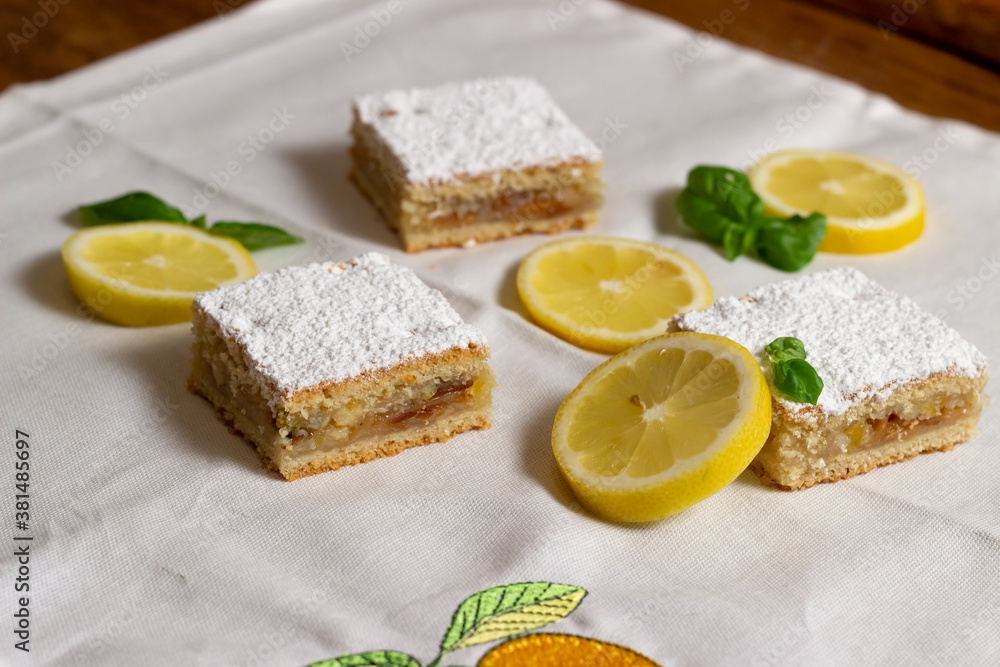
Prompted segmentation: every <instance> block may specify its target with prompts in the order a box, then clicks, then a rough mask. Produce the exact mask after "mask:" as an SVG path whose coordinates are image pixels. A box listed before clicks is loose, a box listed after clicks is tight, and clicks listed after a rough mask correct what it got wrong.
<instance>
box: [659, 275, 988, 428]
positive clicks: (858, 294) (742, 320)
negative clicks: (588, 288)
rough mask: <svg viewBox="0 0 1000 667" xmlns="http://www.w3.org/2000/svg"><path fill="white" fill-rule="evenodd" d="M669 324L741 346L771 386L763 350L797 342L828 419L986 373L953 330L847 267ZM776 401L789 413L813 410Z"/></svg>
mask: <svg viewBox="0 0 1000 667" xmlns="http://www.w3.org/2000/svg"><path fill="white" fill-rule="evenodd" d="M673 323H674V324H675V325H676V326H677V328H678V329H681V330H684V331H697V332H700V333H709V334H716V335H719V336H726V337H727V338H731V339H733V340H735V341H736V342H738V343H740V344H741V345H743V346H744V347H746V348H747V349H748V350H750V353H751V354H753V355H754V356H755V357H756V358H757V361H758V362H759V363H760V364H761V367H762V368H763V369H764V370H765V374H766V375H767V376H768V378H769V381H770V378H771V364H770V362H769V361H768V359H767V355H766V353H765V352H764V346H766V345H767V344H768V343H770V342H771V341H772V340H774V339H775V338H778V337H779V336H793V337H795V338H798V339H799V340H801V341H802V343H803V344H804V345H805V348H806V354H807V355H808V358H807V360H808V361H809V363H810V364H812V366H813V367H814V368H815V369H816V371H817V372H818V373H819V376H820V378H822V379H823V384H824V388H823V393H822V394H820V397H819V401H818V403H817V407H818V408H820V409H821V410H822V411H824V412H826V413H828V414H831V415H839V414H843V413H844V412H846V411H847V409H848V408H850V407H851V406H852V405H853V404H855V403H858V402H861V401H867V400H870V399H873V398H874V399H875V400H883V399H885V398H887V397H888V396H889V394H890V393H892V391H894V390H895V389H897V388H899V387H901V386H903V385H906V384H908V383H911V382H914V381H918V380H922V379H924V378H926V377H928V376H929V375H932V374H934V373H953V374H958V375H964V376H968V377H976V376H978V375H979V374H981V373H982V372H983V371H984V370H985V369H986V357H985V356H983V354H982V353H981V352H980V351H979V350H978V349H976V347H975V346H973V345H972V344H971V343H969V342H967V341H966V340H964V339H963V338H962V337H961V336H960V335H959V333H958V332H957V331H955V330H954V329H952V328H951V327H949V326H948V325H947V324H945V323H944V322H943V321H942V320H940V319H938V318H937V317H935V316H933V315H931V314H930V313H928V312H927V311H925V310H924V309H923V308H921V307H920V306H918V305H917V304H916V303H915V302H914V301H912V300H911V299H909V298H907V297H905V296H902V295H900V294H897V293H895V292H891V291H889V290H887V289H885V288H884V287H882V286H881V285H879V284H878V283H876V282H875V281H874V280H871V279H870V278H868V277H867V276H865V275H864V274H863V273H861V272H860V271H858V270H857V269H853V268H849V267H841V268H837V269H830V270H828V271H821V272H818V273H814V274H812V275H808V276H805V277H802V278H796V279H793V280H786V281H782V282H778V283H773V284H770V285H765V286H763V287H760V288H757V289H755V290H753V291H751V292H749V293H748V294H747V295H746V296H745V297H743V298H742V299H737V298H735V297H723V298H720V299H717V300H716V302H715V303H714V304H712V305H711V306H709V307H708V308H706V309H705V310H701V311H697V312H691V313H685V314H683V315H678V316H676V317H675V318H674V320H673ZM772 389H773V385H772ZM775 398H776V399H777V400H778V401H779V402H780V403H781V404H782V405H783V406H784V407H786V408H787V409H789V410H791V411H793V412H802V411H809V410H812V409H813V408H812V406H809V405H805V404H803V403H796V402H794V401H790V400H788V399H785V398H783V397H780V396H779V395H777V393H775Z"/></svg>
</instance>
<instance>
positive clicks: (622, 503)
mask: <svg viewBox="0 0 1000 667" xmlns="http://www.w3.org/2000/svg"><path fill="white" fill-rule="evenodd" d="M770 430H771V392H770V390H769V389H768V386H767V381H766V380H765V379H764V374H763V373H762V372H761V370H760V366H759V365H758V364H757V361H756V360H755V359H754V358H753V357H752V356H751V355H750V353H749V352H748V351H747V350H746V348H744V347H742V346H741V345H739V344H738V343H735V342H733V341H731V340H729V339H728V338H723V337H721V336H712V335H708V334H698V333H690V332H682V333H672V334H666V335H663V336H658V337H656V338H651V339H649V340H647V341H645V342H642V343H639V344H638V345H636V346H634V347H632V348H629V349H628V350H626V351H624V352H622V353H621V354H618V355H616V356H614V357H611V358H610V359H608V360H607V361H606V362H604V363H603V364H601V365H600V366H598V367H597V368H596V369H594V370H593V371H592V372H591V373H590V374H589V375H588V376H587V377H586V378H584V380H583V382H581V383H580V385H579V386H578V387H577V388H576V389H574V390H573V392H572V393H571V394H570V395H569V396H567V397H566V400H565V401H563V404H562V406H561V407H560V408H559V412H558V413H557V414H556V419H555V424H554V425H553V427H552V451H553V452H554V453H555V457H556V462H557V463H558V465H559V469H560V470H561V471H562V473H563V476H564V477H565V478H566V480H567V481H568V482H569V485H570V487H571V488H572V489H573V492H574V493H575V494H576V497H577V498H578V499H579V500H580V502H581V503H582V504H583V505H584V506H585V507H587V508H588V509H590V510H591V511H593V512H595V513H596V514H598V515H600V516H603V517H605V518H607V519H611V520H613V521H650V520H653V519H661V518H663V517H665V516H669V515H671V514H675V513H677V512H680V511H681V510H683V509H686V508H688V507H690V506H691V505H694V504H695V503H697V502H699V501H701V500H704V499H705V498H707V497H708V496H710V495H712V494H713V493H715V492H716V491H718V490H720V489H722V488H723V487H724V486H726V485H727V484H729V483H730V482H731V481H733V480H734V479H736V477H738V476H739V474H740V473H741V472H743V470H744V469H745V468H746V467H747V466H748V465H750V462H751V461H752V460H753V458H754V457H755V456H756V455H757V452H759V451H760V449H761V447H763V446H764V441H765V440H767V435H768V433H769V432H770Z"/></svg>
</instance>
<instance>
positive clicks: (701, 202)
mask: <svg viewBox="0 0 1000 667" xmlns="http://www.w3.org/2000/svg"><path fill="white" fill-rule="evenodd" d="M676 206H677V211H678V212H679V213H680V214H681V218H682V219H683V220H684V224H686V225H688V226H689V227H691V228H692V229H694V230H695V231H696V232H698V233H699V234H701V235H702V236H703V237H704V238H706V239H707V240H709V241H712V242H713V243H723V242H724V240H725V235H726V231H727V230H728V229H729V227H730V226H731V225H732V224H734V223H735V224H738V225H740V226H744V225H748V224H750V223H751V222H753V221H754V220H755V219H757V218H759V217H761V216H763V215H764V204H763V202H762V201H761V199H760V197H758V196H757V193H755V192H754V191H753V188H752V187H751V186H750V179H748V178H747V176H746V174H744V173H742V172H739V171H736V170H733V169H728V168H726V167H712V166H706V165H702V166H698V167H695V168H694V169H692V170H691V171H690V172H689V173H688V179H687V187H686V188H685V189H684V190H683V191H682V192H681V194H680V195H679V196H678V197H677V204H676ZM733 233H735V232H733Z"/></svg>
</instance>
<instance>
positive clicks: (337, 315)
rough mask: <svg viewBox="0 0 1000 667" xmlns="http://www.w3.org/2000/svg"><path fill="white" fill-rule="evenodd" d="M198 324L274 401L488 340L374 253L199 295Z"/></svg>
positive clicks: (405, 273) (484, 349) (410, 275)
mask: <svg viewBox="0 0 1000 667" xmlns="http://www.w3.org/2000/svg"><path fill="white" fill-rule="evenodd" d="M193 311H194V317H193V324H194V328H195V332H196V334H197V332H205V336H215V337H217V338H218V339H219V340H221V341H223V346H224V349H222V348H218V349H215V348H213V349H214V350H215V351H214V353H215V354H219V355H226V356H227V357H230V358H232V359H233V360H234V362H236V363H234V365H235V366H236V367H238V368H240V369H241V371H240V372H241V376H240V377H239V378H238V380H239V381H241V382H246V383H251V384H256V385H258V386H259V388H260V391H261V393H262V394H263V395H264V396H265V397H266V399H267V401H268V402H269V403H270V404H271V405H272V406H279V405H283V404H285V403H288V402H289V401H294V400H296V397H297V396H298V395H300V394H311V393H314V392H316V391H322V389H323V387H324V386H330V385H336V384H338V383H342V382H344V381H346V380H350V379H352V378H358V379H360V380H363V381H368V380H371V379H375V378H377V377H378V376H379V374H380V373H381V371H382V369H386V368H391V367H393V366H395V365H397V364H399V363H402V362H405V361H407V360H410V359H414V358H419V357H422V356H426V355H430V354H437V353H441V352H445V351H447V350H451V349H470V350H476V349H479V350H481V351H482V352H483V354H487V350H488V347H487V344H486V339H485V338H484V337H483V335H482V334H481V333H480V332H479V331H478V330H476V329H475V327H472V326H470V325H468V324H465V323H464V322H463V321H462V319H461V318H460V317H459V316H458V313H456V312H455V310H454V309H453V308H452V307H451V306H450V305H449V304H448V302H447V300H446V299H445V298H444V296H443V295H442V294H441V293H440V292H438V291H437V290H434V289H432V288H430V287H428V286H427V285H425V284H424V283H423V282H421V280H420V279H419V278H418V277H417V276H416V274H414V273H413V272H412V271H410V270H409V269H407V268H405V267H402V266H399V265H396V264H391V263H390V262H389V260H388V258H386V257H384V256H383V255H379V254H377V253H369V254H366V255H363V256H361V257H358V258H355V259H353V260H351V261H350V262H347V263H344V264H337V263H333V262H328V263H324V264H311V265H309V266H294V267H288V268H285V269H281V270H280V271H276V272H274V273H270V274H259V275H257V276H254V277H253V278H251V279H250V280H247V281H246V282H243V283H240V284H238V285H232V286H230V287H224V288H220V289H216V290H212V291H211V292H203V293H201V294H199V295H198V296H197V298H196V299H195V302H194V305H193Z"/></svg>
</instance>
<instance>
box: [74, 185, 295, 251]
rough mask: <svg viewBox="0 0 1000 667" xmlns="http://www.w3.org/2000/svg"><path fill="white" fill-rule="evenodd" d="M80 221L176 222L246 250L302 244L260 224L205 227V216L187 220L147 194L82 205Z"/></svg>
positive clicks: (87, 223) (91, 224)
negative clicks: (236, 242) (239, 245)
mask: <svg viewBox="0 0 1000 667" xmlns="http://www.w3.org/2000/svg"><path fill="white" fill-rule="evenodd" d="M80 217H81V218H82V219H83V224H84V226H86V227H94V226H96V225H112V224H116V223H120V222H139V221H143V220H159V221H162V222H176V223H179V224H182V225H191V226H192V227H197V228H198V229H204V230H205V231H207V232H208V233H209V234H214V235H216V236H225V237H228V238H231V239H234V240H236V241H238V242H240V243H241V244H243V247H244V248H246V249H247V250H261V249H263V248H273V247H275V246H282V245H289V244H291V243H303V242H304V239H302V238H301V237H299V236H295V235H293V234H289V233H288V232H286V231H285V230H284V229H281V228H280V227H275V226H273V225H265V224H263V223H260V222H234V221H231V220H226V221H222V222H217V223H215V224H214V225H212V226H211V227H209V226H208V225H207V224H206V222H205V216H203V215H202V216H199V217H197V218H195V219H194V220H188V219H187V218H186V217H184V214H183V213H181V211H180V210H179V209H177V208H174V207H173V206H171V205H169V204H167V203H166V202H165V201H163V200H162V199H160V198H159V197H156V196H155V195H151V194H150V193H148V192H130V193H128V194H125V195H122V196H121V197H117V198H115V199H109V200H108V201H102V202H97V203H95V204H86V205H84V206H81V207H80Z"/></svg>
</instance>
